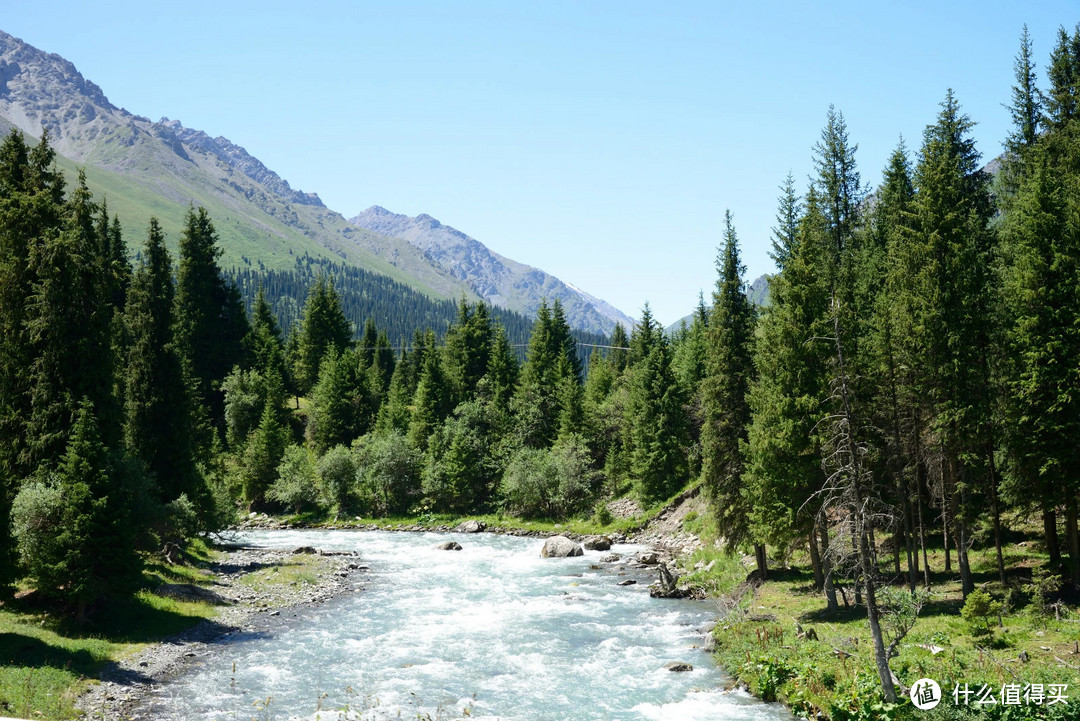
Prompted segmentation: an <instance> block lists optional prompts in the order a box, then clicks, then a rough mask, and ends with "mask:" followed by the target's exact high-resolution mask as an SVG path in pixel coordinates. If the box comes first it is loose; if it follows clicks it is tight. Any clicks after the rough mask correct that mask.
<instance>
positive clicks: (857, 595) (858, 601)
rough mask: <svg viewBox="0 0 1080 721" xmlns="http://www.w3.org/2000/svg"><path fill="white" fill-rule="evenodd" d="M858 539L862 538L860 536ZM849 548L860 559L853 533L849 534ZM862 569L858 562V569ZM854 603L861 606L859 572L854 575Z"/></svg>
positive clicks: (859, 551) (859, 550) (859, 549)
mask: <svg viewBox="0 0 1080 721" xmlns="http://www.w3.org/2000/svg"><path fill="white" fill-rule="evenodd" d="M859 540H862V539H861V538H860V539H859ZM851 550H852V551H854V552H855V557H856V558H858V559H860V560H861V558H862V556H861V551H862V549H861V548H859V544H858V541H856V540H855V534H851ZM867 553H869V550H868V551H867ZM867 563H869V560H868V561H867ZM862 570H863V569H862V564H861V563H860V564H859V571H860V572H862ZM855 605H856V606H861V605H862V587H861V586H859V574H856V575H855Z"/></svg>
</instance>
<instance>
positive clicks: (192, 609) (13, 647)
mask: <svg viewBox="0 0 1080 721" xmlns="http://www.w3.org/2000/svg"><path fill="white" fill-rule="evenodd" d="M215 554H216V552H215V551H213V550H212V549H211V548H209V547H207V546H206V545H205V544H203V543H201V542H199V541H195V542H192V544H191V545H190V546H189V548H188V549H186V551H185V555H186V557H187V560H188V562H189V563H191V564H193V565H191V566H169V565H167V564H164V563H161V562H159V561H156V560H154V559H149V561H148V563H147V566H146V569H145V583H146V588H144V589H143V590H140V591H138V592H137V593H136V594H134V595H133V596H132V597H130V598H124V599H114V600H109V601H106V602H105V603H104V604H102V605H101V606H100V607H99V608H98V609H97V610H96V611H95V612H94V613H92V614H91V615H90V617H89V619H88V620H87V622H86V623H85V624H83V625H79V624H77V623H75V622H74V621H73V620H71V619H70V618H69V617H68V616H65V615H58V614H55V613H53V610H54V609H49V608H43V607H42V606H41V605H40V604H33V603H30V602H28V601H27V600H23V601H15V602H12V603H9V604H7V605H5V606H3V607H0V715H4V716H17V717H21V718H28V719H31V718H45V719H67V718H73V717H74V716H75V715H76V712H75V708H74V703H75V700H76V699H77V698H78V696H79V694H80V693H81V692H82V691H83V690H84V689H85V688H86V686H87V684H89V683H91V682H92V681H91V679H94V678H95V677H98V676H99V675H100V674H101V673H102V672H103V671H105V670H106V669H108V668H109V667H110V665H113V664H115V663H116V662H117V661H118V660H120V659H122V658H124V657H125V656H128V655H130V654H133V653H136V652H138V651H140V650H141V649H143V648H145V647H146V646H148V645H150V644H153V643H157V642H159V641H161V640H162V639H163V638H166V637H169V636H173V635H175V634H178V633H180V632H182V631H184V630H185V629H187V628H189V627H191V626H192V625H194V624H196V623H198V622H200V621H202V620H204V619H209V618H213V617H214V616H215V615H216V613H217V609H216V608H215V607H213V606H211V605H209V604H206V603H200V602H189V601H180V600H176V599H172V598H162V597H159V596H156V595H155V594H154V593H153V592H152V588H154V587H156V586H158V585H160V584H161V583H195V584H201V585H206V584H209V583H210V582H211V581H212V576H211V574H210V573H209V571H206V570H205V569H202V568H200V567H199V566H200V564H202V565H205V563H206V562H207V561H209V560H211V558H212V557H213V556H214V555H215Z"/></svg>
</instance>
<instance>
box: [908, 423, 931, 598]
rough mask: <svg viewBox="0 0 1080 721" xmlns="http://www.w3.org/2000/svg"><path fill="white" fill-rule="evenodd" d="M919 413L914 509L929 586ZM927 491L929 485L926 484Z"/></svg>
mask: <svg viewBox="0 0 1080 721" xmlns="http://www.w3.org/2000/svg"><path fill="white" fill-rule="evenodd" d="M920 418H921V416H920V414H919V411H918V410H917V409H916V411H915V414H914V417H913V418H912V427H913V428H914V434H915V443H914V446H915V453H914V457H915V506H916V511H918V514H919V548H920V549H922V560H923V585H924V586H925V587H926V588H927V589H929V588H930V559H929V557H928V556H927V553H926V524H925V523H924V522H923V493H922V490H923V487H924V486H925V485H926V484H924V483H923V482H922V481H923V479H924V478H925V477H926V475H927V474H926V473H925V472H924V467H923V460H922V448H921V444H920V442H919V426H920ZM927 491H928V492H929V486H927Z"/></svg>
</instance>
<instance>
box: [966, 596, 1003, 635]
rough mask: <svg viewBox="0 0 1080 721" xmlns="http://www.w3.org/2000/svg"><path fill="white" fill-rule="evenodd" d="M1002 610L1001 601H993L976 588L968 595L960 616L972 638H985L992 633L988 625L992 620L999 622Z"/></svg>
mask: <svg viewBox="0 0 1080 721" xmlns="http://www.w3.org/2000/svg"><path fill="white" fill-rule="evenodd" d="M1003 610H1004V607H1003V606H1002V604H1001V601H995V600H994V599H993V597H992V596H991V595H990V594H989V593H987V592H986V591H984V590H983V589H981V588H976V589H975V590H974V591H972V592H971V593H970V594H968V597H967V601H965V602H964V607H963V608H962V609H960V615H961V616H963V617H964V620H965V621H967V623H968V626H970V627H971V634H972V635H973V636H987V635H989V634H990V633H991V632H992V631H991V627H990V624H991V623H992V622H993V621H994V619H998V621H999V622H1000V616H1001V613H1002V611H1003Z"/></svg>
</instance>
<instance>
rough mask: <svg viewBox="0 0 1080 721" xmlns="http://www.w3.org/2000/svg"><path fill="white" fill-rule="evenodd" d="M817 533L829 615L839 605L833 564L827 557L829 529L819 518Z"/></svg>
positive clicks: (837, 609) (838, 608)
mask: <svg viewBox="0 0 1080 721" xmlns="http://www.w3.org/2000/svg"><path fill="white" fill-rule="evenodd" d="M817 532H818V534H819V535H820V537H821V565H822V570H824V571H825V604H826V609H827V610H828V611H829V613H836V612H837V611H839V610H840V604H839V603H837V602H836V585H835V584H834V583H833V577H832V576H833V564H832V558H831V557H830V556H829V529H828V528H827V527H826V526H825V523H824V521H823V520H822V519H821V518H819V519H818V526H817Z"/></svg>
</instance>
